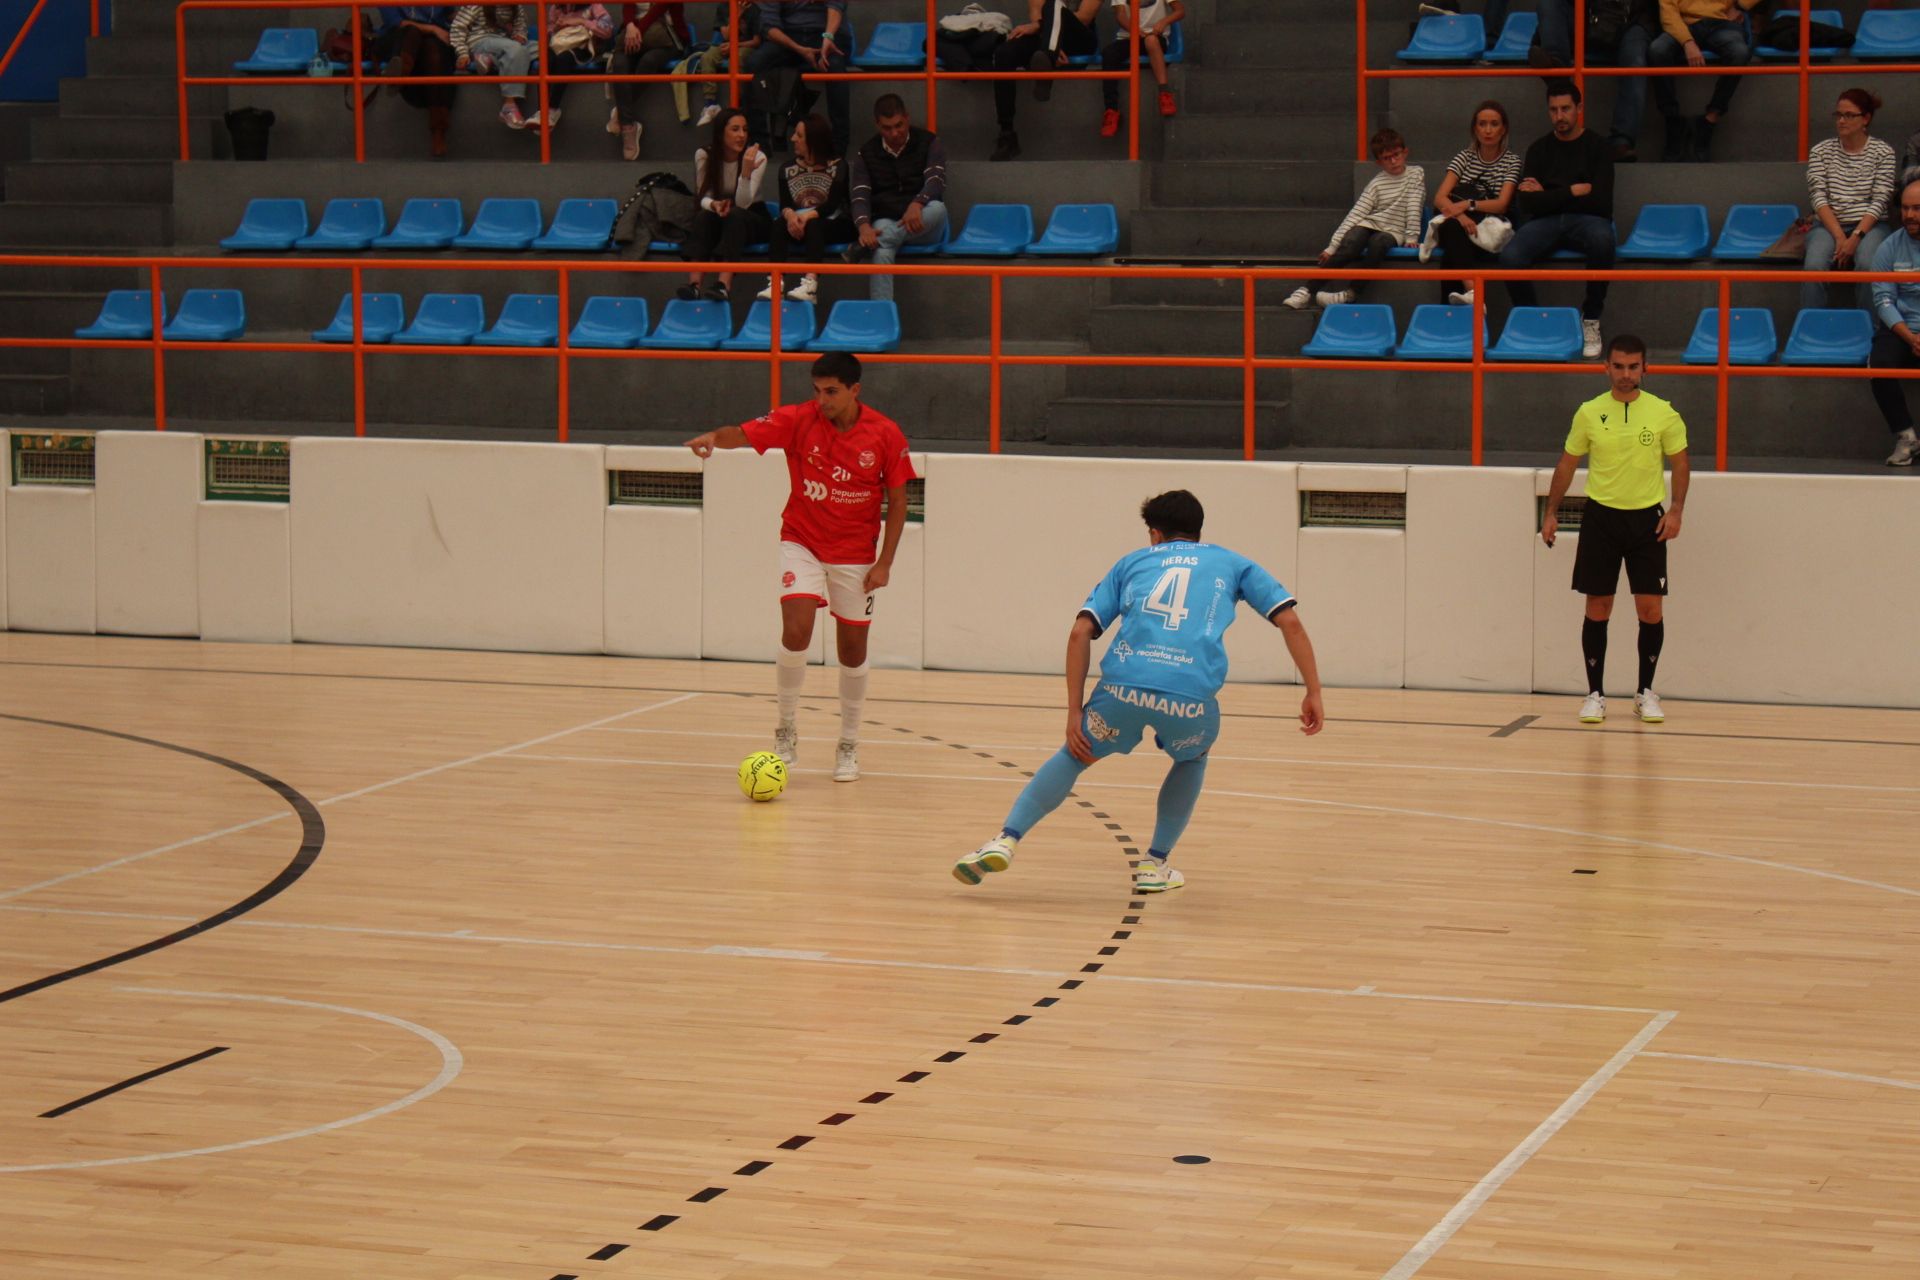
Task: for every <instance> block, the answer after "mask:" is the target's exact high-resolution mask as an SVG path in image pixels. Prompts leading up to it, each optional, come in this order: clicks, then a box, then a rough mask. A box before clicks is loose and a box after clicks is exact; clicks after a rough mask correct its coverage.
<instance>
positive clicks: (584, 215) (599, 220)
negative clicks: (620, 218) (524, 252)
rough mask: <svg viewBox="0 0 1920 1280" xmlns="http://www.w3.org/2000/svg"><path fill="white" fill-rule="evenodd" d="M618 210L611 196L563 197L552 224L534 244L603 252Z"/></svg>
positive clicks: (547, 248) (548, 248)
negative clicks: (596, 197)
mask: <svg viewBox="0 0 1920 1280" xmlns="http://www.w3.org/2000/svg"><path fill="white" fill-rule="evenodd" d="M619 212H620V205H619V203H618V202H617V201H614V200H562V201H561V202H560V207H559V208H558V209H555V210H554V211H553V225H552V226H551V227H549V228H547V234H545V235H543V236H541V237H540V238H539V239H537V240H535V241H534V242H533V247H534V248H536V249H540V250H543V251H546V252H575V253H602V252H604V251H605V250H606V249H607V248H608V247H609V245H610V244H611V240H610V239H609V237H610V236H612V235H613V219H614V216H615V215H616V214H618V213H619Z"/></svg>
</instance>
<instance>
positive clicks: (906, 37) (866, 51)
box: [847, 22, 1187, 71]
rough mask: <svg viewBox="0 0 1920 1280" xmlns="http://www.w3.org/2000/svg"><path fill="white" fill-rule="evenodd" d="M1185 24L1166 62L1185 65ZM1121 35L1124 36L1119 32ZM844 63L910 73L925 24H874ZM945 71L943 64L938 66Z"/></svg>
mask: <svg viewBox="0 0 1920 1280" xmlns="http://www.w3.org/2000/svg"><path fill="white" fill-rule="evenodd" d="M1185 25H1186V24H1185V23H1182V22H1176V23H1174V24H1173V26H1172V27H1170V28H1168V30H1167V38H1166V49H1165V53H1166V59H1167V61H1168V62H1170V63H1172V62H1185V61H1186V58H1187V38H1186V34H1185V32H1184V31H1183V30H1182V28H1183V27H1184V26H1185ZM1094 31H1095V38H1096V39H1098V37H1099V28H1098V25H1097V24H1096V26H1095V29H1094ZM1119 34H1120V35H1124V34H1125V32H1120V33H1119ZM847 61H848V62H849V63H850V64H852V65H853V66H856V67H859V68H860V69H862V70H864V71H880V70H908V71H911V70H914V69H916V68H922V67H925V66H926V65H927V24H926V23H924V22H881V23H876V24H875V25H874V28H873V35H872V37H871V38H870V39H868V41H867V42H866V45H865V46H864V47H863V48H860V49H857V50H855V51H854V52H853V53H851V54H849V55H848V58H847ZM1095 61H1098V59H1097V58H1089V57H1087V56H1085V55H1081V56H1080V57H1078V58H1076V59H1074V62H1075V63H1076V64H1078V65H1082V66H1085V65H1090V64H1091V63H1093V62H1095ZM1140 61H1141V62H1142V63H1143V64H1144V63H1145V62H1146V61H1147V55H1146V54H1145V52H1142V53H1141V55H1140ZM939 65H940V66H942V67H945V66H946V64H945V63H944V62H942V63H940V64H939Z"/></svg>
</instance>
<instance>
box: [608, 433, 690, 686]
mask: <svg viewBox="0 0 1920 1280" xmlns="http://www.w3.org/2000/svg"><path fill="white" fill-rule="evenodd" d="M606 467H607V470H608V471H609V472H613V471H674V472H695V473H698V472H699V471H700V469H701V468H700V459H698V458H696V457H694V456H693V453H692V451H691V450H688V449H684V448H673V449H668V448H638V447H632V446H625V445H618V446H609V447H608V449H607V451H606ZM703 514H704V513H703V512H702V511H701V509H700V508H698V507H644V506H611V505H610V506H608V508H607V528H606V546H607V552H606V587H605V591H606V651H607V652H608V653H618V654H627V655H631V656H633V657H645V658H697V657H699V656H700V596H701V577H702V573H701V565H700V561H701V540H702V534H701V521H702V517H703Z"/></svg>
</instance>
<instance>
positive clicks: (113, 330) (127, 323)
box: [73, 289, 167, 341]
mask: <svg viewBox="0 0 1920 1280" xmlns="http://www.w3.org/2000/svg"><path fill="white" fill-rule="evenodd" d="M166 309H167V303H166V299H165V298H164V297H163V298H162V299H161V300H160V310H161V311H162V312H165V311H166ZM163 322H164V317H163ZM73 336H74V337H76V338H94V339H99V338H138V339H140V340H141V341H145V340H146V339H148V338H151V337H152V336H153V290H151V289H115V290H114V291H113V292H111V293H109V294H108V295H107V297H106V300H105V301H104V302H102V303H101V304H100V314H99V315H98V316H95V317H94V321H93V323H92V324H90V325H88V326H86V327H85V328H84V329H75V330H74V331H73Z"/></svg>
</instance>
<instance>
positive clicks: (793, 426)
mask: <svg viewBox="0 0 1920 1280" xmlns="http://www.w3.org/2000/svg"><path fill="white" fill-rule="evenodd" d="M741 430H742V431H745V432H746V433H747V443H748V444H750V445H752V446H753V451H754V452H755V453H765V452H766V451H767V450H769V449H784V450H786V454H787V475H788V477H789V478H790V479H791V480H792V482H793V492H792V494H791V495H790V496H789V497H788V498H787V507H786V510H785V511H783V512H782V513H781V515H780V537H781V540H782V541H785V542H797V543H799V544H800V545H801V546H803V547H805V548H806V549H807V550H809V551H811V552H813V554H814V556H815V557H816V558H817V559H818V560H819V561H820V563H822V564H872V563H873V561H874V555H875V550H876V548H877V546H878V543H879V540H880V495H881V494H882V493H884V492H886V491H887V490H888V489H895V488H898V487H900V486H901V485H904V484H905V483H906V482H907V481H909V480H911V479H913V478H914V476H913V461H912V459H910V458H909V457H908V456H907V437H906V436H905V435H904V434H902V432H901V430H900V427H899V424H897V423H896V422H894V420H893V419H892V418H889V417H887V416H886V415H885V414H883V413H876V412H874V411H873V410H872V409H870V408H868V407H867V406H866V405H864V404H863V405H861V406H860V416H859V417H858V418H856V419H854V423H853V425H852V426H851V427H848V428H847V429H846V430H845V431H842V430H840V429H839V428H838V427H836V426H834V425H833V423H831V422H829V421H827V418H826V415H825V414H823V413H821V412H820V406H819V405H818V404H816V403H814V402H813V401H811V400H809V401H807V402H806V403H805V404H789V405H782V406H781V407H780V408H778V409H775V410H774V411H773V412H772V413H770V414H768V415H767V416H766V417H764V418H755V419H754V420H753V421H752V422H749V423H745V424H744V425H743V426H742V427H741Z"/></svg>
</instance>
